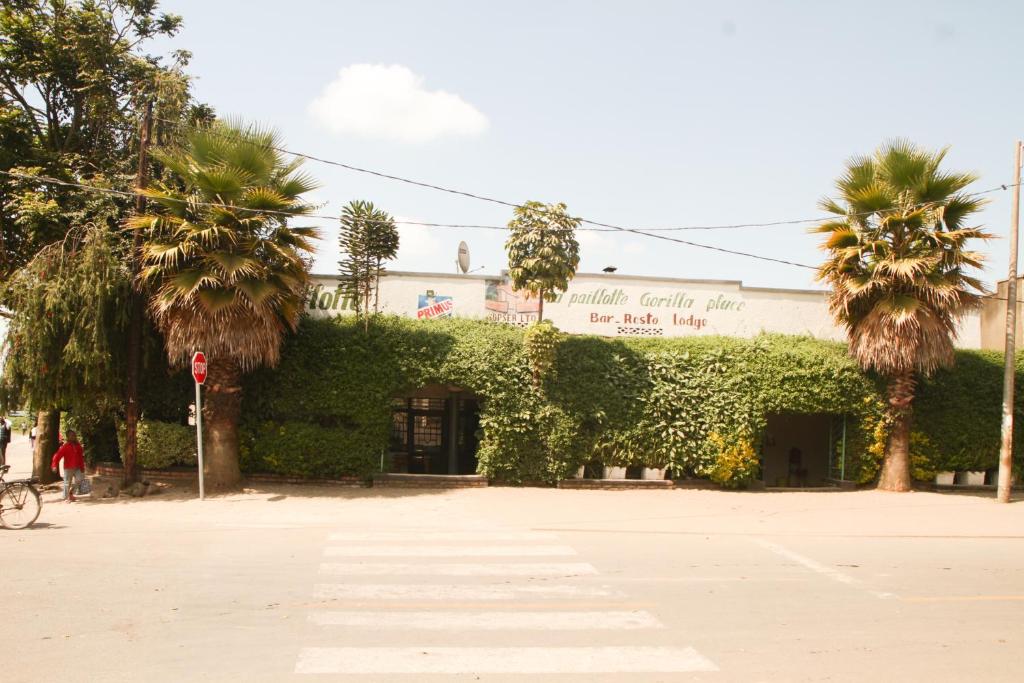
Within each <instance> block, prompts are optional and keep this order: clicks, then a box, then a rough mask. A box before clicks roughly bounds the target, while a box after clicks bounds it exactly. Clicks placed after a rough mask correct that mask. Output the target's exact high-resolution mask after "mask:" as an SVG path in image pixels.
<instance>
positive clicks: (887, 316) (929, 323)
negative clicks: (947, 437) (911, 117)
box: [812, 140, 991, 491]
mask: <svg viewBox="0 0 1024 683" xmlns="http://www.w3.org/2000/svg"><path fill="white" fill-rule="evenodd" d="M945 156H946V149H942V150H940V151H938V152H930V151H928V150H924V149H921V148H920V147H917V146H916V145H914V144H912V143H910V142H906V141H903V140H896V141H892V142H888V143H886V144H884V145H883V146H882V147H881V148H879V149H878V150H877V151H876V152H875V153H874V155H873V156H870V157H855V158H853V159H851V160H850V161H849V162H848V163H847V167H846V172H845V173H844V174H843V176H842V177H840V178H839V179H838V180H837V181H836V188H837V190H838V191H839V199H838V200H833V199H828V198H826V199H824V200H822V202H821V207H822V208H823V209H824V210H826V211H828V212H830V213H833V214H836V215H837V216H838V218H837V219H835V220H830V221H827V222H824V223H822V224H821V225H819V226H817V227H815V228H813V229H812V230H813V231H814V232H818V233H823V234H825V235H826V236H827V238H826V240H825V242H824V244H823V245H822V249H824V250H825V251H827V252H828V257H827V259H826V260H825V262H824V263H823V264H822V265H821V267H820V269H819V271H818V278H819V279H820V280H823V281H825V282H827V283H828V284H829V286H830V287H831V292H830V294H829V306H830V309H831V311H832V315H833V316H834V317H835V318H836V320H837V321H838V322H839V323H840V324H841V325H843V326H844V327H845V328H846V331H847V335H848V337H849V340H850V341H849V344H850V353H851V355H852V356H853V357H855V358H856V359H857V361H858V362H859V363H860V365H861V367H862V368H864V369H865V370H873V371H875V372H877V373H878V374H879V375H881V376H882V377H884V378H885V379H886V381H887V382H888V388H887V399H888V412H889V415H888V422H889V435H888V443H887V444H886V453H885V459H884V462H883V464H882V472H881V475H880V478H879V482H878V487H879V488H880V489H883V490H887V491H908V490H910V487H911V476H910V430H911V418H912V403H913V400H914V392H915V388H916V383H917V377H918V376H919V375H920V376H925V377H927V376H929V375H930V374H932V373H933V372H934V371H935V370H937V369H938V368H941V367H948V366H950V365H952V364H953V360H954V355H953V342H954V340H955V338H956V334H957V323H958V321H959V320H960V319H961V318H962V317H963V316H964V314H966V313H967V312H969V311H971V310H972V309H975V308H977V307H978V306H979V305H980V295H981V294H984V288H983V286H982V283H981V282H980V281H979V280H978V279H977V278H976V277H974V275H973V274H972V273H973V272H975V271H976V269H980V268H981V264H982V260H983V258H984V257H983V256H982V255H981V254H980V253H978V252H975V251H970V250H969V249H968V248H967V243H968V242H969V241H970V240H974V239H982V240H984V239H989V238H990V237H991V235H988V234H987V233H985V232H984V231H983V230H982V229H981V228H979V227H972V226H968V222H969V221H970V219H971V217H972V215H973V214H974V213H975V212H977V211H978V210H979V209H980V208H981V206H982V204H983V202H982V200H980V199H978V198H976V197H972V196H970V195H968V194H965V193H964V189H965V188H966V187H967V186H968V185H969V184H970V183H972V182H974V180H975V179H976V178H975V176H974V175H972V174H970V173H956V172H949V171H944V170H942V169H941V168H940V167H941V165H942V162H943V160H944V158H945Z"/></svg>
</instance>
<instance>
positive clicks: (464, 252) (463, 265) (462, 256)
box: [455, 242, 469, 273]
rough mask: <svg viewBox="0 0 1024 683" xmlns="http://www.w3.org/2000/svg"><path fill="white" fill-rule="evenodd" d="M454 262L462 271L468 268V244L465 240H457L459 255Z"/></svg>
mask: <svg viewBox="0 0 1024 683" xmlns="http://www.w3.org/2000/svg"><path fill="white" fill-rule="evenodd" d="M455 262H456V263H457V264H458V265H459V270H461V271H462V272H463V273H465V272H466V271H468V270H469V245H468V244H466V243H465V242H459V257H458V259H457V260H456V261H455Z"/></svg>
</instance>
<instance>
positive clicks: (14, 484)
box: [0, 465, 43, 529]
mask: <svg viewBox="0 0 1024 683" xmlns="http://www.w3.org/2000/svg"><path fill="white" fill-rule="evenodd" d="M9 469H11V466H10V465H3V466H0V526H3V527H4V528H6V529H24V528H25V527H27V526H31V524H32V523H33V522H35V521H36V519H38V518H39V512H40V511H41V510H42V508H43V504H42V503H41V502H40V500H39V491H37V490H36V487H35V486H34V484H36V483H38V481H39V480H38V479H36V478H34V477H33V478H31V479H16V480H14V481H4V475H5V474H7V470H9Z"/></svg>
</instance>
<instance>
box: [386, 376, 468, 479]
mask: <svg viewBox="0 0 1024 683" xmlns="http://www.w3.org/2000/svg"><path fill="white" fill-rule="evenodd" d="M479 428H480V408H479V402H478V400H477V398H476V397H475V396H473V395H472V394H470V393H468V392H465V391H463V390H461V389H460V388H459V387H451V386H443V385H431V386H427V387H423V388H422V389H419V390H417V391H414V392H411V393H409V394H406V395H405V396H401V397H397V398H395V399H393V400H392V404H391V448H390V451H391V458H390V459H391V467H390V471H391V472H398V473H407V474H476V447H477V436H476V434H477V431H478V430H479Z"/></svg>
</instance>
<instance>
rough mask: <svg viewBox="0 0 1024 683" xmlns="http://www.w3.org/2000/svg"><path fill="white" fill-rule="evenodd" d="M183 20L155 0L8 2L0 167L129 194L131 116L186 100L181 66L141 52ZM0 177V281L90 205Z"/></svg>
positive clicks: (165, 110)
mask: <svg viewBox="0 0 1024 683" xmlns="http://www.w3.org/2000/svg"><path fill="white" fill-rule="evenodd" d="M180 26H181V18H180V17H178V16H175V15H171V14H160V13H158V12H157V3H156V2H155V0H91V1H89V2H68V1H66V0H9V1H8V2H5V3H4V4H3V8H2V9H0V138H3V140H4V142H5V146H4V153H3V154H0V162H2V163H0V170H4V171H7V170H13V171H15V172H20V173H28V174H37V175H46V176H51V177H57V178H59V179H61V180H65V181H72V182H83V181H87V182H93V183H95V184H100V185H116V186H119V187H121V188H127V187H129V186H130V184H131V178H132V176H133V175H134V170H135V169H134V164H133V160H134V155H135V152H136V148H137V142H138V135H137V122H136V121H137V118H138V116H137V114H138V111H139V108H140V105H141V103H142V102H143V101H146V100H157V111H158V114H159V115H161V116H164V117H167V116H169V115H170V114H171V113H172V110H173V111H177V110H180V109H181V107H182V102H183V101H184V100H185V99H186V98H187V78H185V76H184V74H183V72H182V69H183V68H184V66H185V65H186V64H187V62H188V59H189V54H188V53H187V52H183V51H179V52H176V53H174V55H173V57H172V61H173V63H172V64H171V65H169V66H163V65H161V63H160V60H159V58H157V57H154V56H151V55H148V54H145V53H144V52H142V51H141V47H142V45H143V44H144V43H145V42H146V41H148V40H150V39H152V38H155V37H158V36H171V35H174V34H175V33H176V32H177V31H178V29H179V27H180ZM39 194H40V191H39V189H38V185H36V184H33V183H31V182H26V181H24V180H22V179H18V178H11V177H2V178H0V212H2V215H0V218H2V219H3V220H0V232H2V236H0V239H2V242H3V245H4V247H5V248H4V250H3V252H2V253H3V256H2V257H0V258H2V259H3V261H2V263H0V266H2V270H0V277H2V279H4V280H6V279H7V278H8V277H9V276H10V275H11V273H13V271H14V270H15V269H17V268H19V267H21V266H23V265H24V264H26V263H27V262H28V261H29V260H31V258H32V257H33V256H34V255H35V253H36V252H37V251H38V250H39V249H40V248H42V247H43V246H45V245H47V244H50V243H52V242H54V241H56V240H59V239H62V238H63V237H64V235H65V234H66V233H67V232H68V230H69V229H70V228H71V221H72V220H77V219H78V218H79V216H78V215H77V214H78V212H80V211H81V210H82V208H83V207H84V206H85V205H86V204H87V202H88V201H89V200H88V199H86V198H85V197H83V196H82V193H81V192H78V191H76V190H74V189H73V188H58V187H50V188H48V189H47V190H46V201H42V202H40V201H38V199H39Z"/></svg>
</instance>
